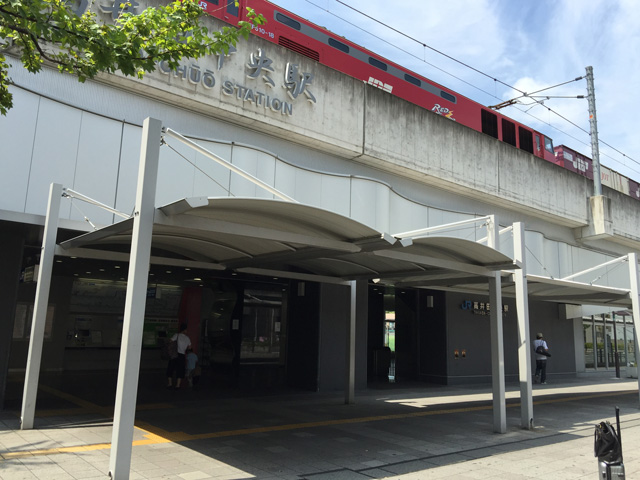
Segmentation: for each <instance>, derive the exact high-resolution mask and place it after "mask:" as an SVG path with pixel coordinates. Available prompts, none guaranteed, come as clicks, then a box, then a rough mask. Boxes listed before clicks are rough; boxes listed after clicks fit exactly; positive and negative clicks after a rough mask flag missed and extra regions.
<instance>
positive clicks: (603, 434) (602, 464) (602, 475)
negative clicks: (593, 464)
mask: <svg viewBox="0 0 640 480" xmlns="http://www.w3.org/2000/svg"><path fill="white" fill-rule="evenodd" d="M616 423H617V427H618V428H617V432H616V428H614V427H613V425H611V423H609V422H607V421H605V422H600V423H599V424H598V425H596V429H595V432H594V437H593V450H594V455H595V456H596V457H598V478H599V479H600V480H624V478H625V475H624V463H623V462H622V439H621V438H620V409H619V408H618V407H616Z"/></svg>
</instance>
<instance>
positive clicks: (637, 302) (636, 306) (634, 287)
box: [629, 253, 640, 395]
mask: <svg viewBox="0 0 640 480" xmlns="http://www.w3.org/2000/svg"><path fill="white" fill-rule="evenodd" d="M629 283H630V285H631V292H629V294H630V295H631V308H632V311H633V326H634V329H635V337H636V339H637V338H638V332H639V331H640V329H639V327H640V298H639V297H638V295H639V294H640V292H639V290H640V281H639V280H638V254H637V253H630V254H629ZM637 343H638V342H637V340H636V345H637ZM637 352H638V351H637V350H636V365H637V361H638V353H637ZM638 394H639V395H640V375H638Z"/></svg>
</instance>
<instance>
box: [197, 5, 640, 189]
mask: <svg viewBox="0 0 640 480" xmlns="http://www.w3.org/2000/svg"><path fill="white" fill-rule="evenodd" d="M200 5H201V7H202V8H203V10H205V11H206V12H207V13H209V14H210V15H213V16H215V17H217V18H220V19H221V20H223V21H225V22H228V23H231V24H237V23H238V21H240V20H246V7H251V8H253V9H254V10H255V11H256V12H257V13H261V14H262V15H263V16H264V17H265V18H266V20H267V24H266V25H264V26H259V27H254V28H253V33H254V34H256V35H258V36H259V37H261V38H264V39H265V40H268V41H270V42H273V43H276V44H278V45H281V46H283V47H285V48H288V49H290V50H292V51H295V52H297V53H299V54H301V55H305V56H306V57H309V58H311V59H313V60H315V61H317V62H319V63H322V64H323V65H326V66H328V67H331V68H333V69H335V70H338V71H340V72H342V73H345V74H346V75H349V76H351V77H354V78H358V79H360V80H363V81H364V82H367V83H368V84H370V85H373V86H375V87H378V88H380V89H382V90H385V91H386V92H388V93H390V94H392V95H396V96H398V97H400V98H403V99H405V100H407V101H409V102H411V103H414V104H416V105H420V106H421V107H424V108H427V109H429V110H431V111H432V112H435V113H437V114H439V115H442V116H445V117H447V118H449V119H451V120H453V121H456V122H459V123H461V124H463V125H466V126H467V127H471V128H473V129H474V130H477V131H479V132H482V133H485V134H487V135H490V136H492V137H494V138H496V139H498V140H501V141H503V142H506V143H509V144H510V145H513V146H514V147H516V148H519V149H521V150H525V151H527V152H529V153H532V154H533V155H536V156H537V157H540V158H542V159H544V160H547V161H549V162H552V163H554V164H556V165H559V166H561V167H563V168H566V169H568V170H571V171H573V172H575V173H578V174H580V175H584V176H586V177H588V178H590V179H593V169H592V166H591V159H589V158H587V157H584V156H582V155H580V154H578V153H577V152H574V151H573V150H570V149H568V148H567V147H564V146H560V147H558V148H556V149H554V147H553V141H552V140H551V138H549V137H547V136H546V135H544V134H542V133H540V132H537V131H535V130H533V129H531V128H528V127H527V126H525V125H523V124H520V123H518V122H516V121H514V120H512V119H510V118H508V117H505V116H504V115H501V114H499V113H496V112H495V111H493V110H491V109H489V108H487V107H485V106H483V105H481V104H479V103H477V102H474V101H473V100H470V99H468V98H466V97H464V96H462V95H459V94H457V93H456V92H454V91H452V90H450V89H448V88H446V87H443V86H442V85H439V84H437V83H435V82H432V81H431V80H429V79H427V78H425V77H422V76H420V75H418V74H417V73H414V72H411V71H410V70H407V69H406V68H404V67H401V66H400V65H398V64H395V63H393V62H391V61H389V60H387V59H385V58H383V57H381V56H379V55H376V54H375V53H373V52H370V51H369V50H366V49H364V48H362V47H361V46H359V45H356V44H355V43H352V42H350V41H349V40H346V39H345V38H342V37H340V36H338V35H335V34H333V33H331V32H330V31H329V30H327V29H325V28H322V27H319V26H317V25H315V24H313V23H311V22H309V21H307V20H305V19H303V18H301V17H299V16H297V15H295V14H293V13H291V12H288V11H287V10H284V9H283V8H280V7H279V6H278V5H274V4H273V3H271V2H269V1H267V0H239V5H238V6H236V5H235V1H234V0H201V1H200ZM571 152H573V155H572V153H571ZM569 157H571V159H569ZM601 173H602V184H603V185H607V186H608V187H610V188H613V189H615V190H618V191H620V192H622V193H625V194H626V195H630V196H632V197H634V198H636V199H640V187H639V186H638V184H637V183H636V182H634V181H633V180H630V179H628V178H627V177H624V176H622V175H620V174H618V173H617V172H614V171H612V170H609V169H608V168H606V167H601Z"/></svg>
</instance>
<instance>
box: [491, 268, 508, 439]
mask: <svg viewBox="0 0 640 480" xmlns="http://www.w3.org/2000/svg"><path fill="white" fill-rule="evenodd" d="M489 302H490V305H491V310H490V320H489V321H490V324H491V327H490V329H491V383H492V386H493V431H494V432H496V433H506V431H507V405H506V393H505V382H504V343H503V339H504V335H503V328H502V287H501V277H500V272H494V273H493V275H492V276H491V277H489Z"/></svg>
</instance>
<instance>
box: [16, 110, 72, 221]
mask: <svg viewBox="0 0 640 480" xmlns="http://www.w3.org/2000/svg"><path fill="white" fill-rule="evenodd" d="M81 119H82V112H81V111H80V110H77V109H75V108H71V107H67V106H66V105H62V104H60V103H57V102H53V101H51V100H48V99H46V98H42V99H41V101H40V109H39V111H38V122H37V127H36V131H35V138H34V141H33V159H32V162H31V173H30V175H29V185H28V186H27V201H26V208H25V212H26V213H36V214H43V213H44V212H45V211H46V208H47V201H48V199H49V185H50V184H51V183H60V184H62V185H63V186H66V187H69V186H72V185H73V184H74V179H75V170H76V162H77V155H78V143H79V139H80V122H81ZM70 211H71V204H70V203H69V202H63V203H62V205H61V207H60V216H61V217H62V218H69V214H70Z"/></svg>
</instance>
